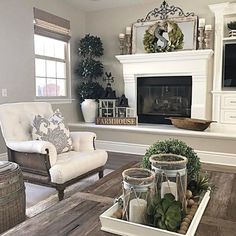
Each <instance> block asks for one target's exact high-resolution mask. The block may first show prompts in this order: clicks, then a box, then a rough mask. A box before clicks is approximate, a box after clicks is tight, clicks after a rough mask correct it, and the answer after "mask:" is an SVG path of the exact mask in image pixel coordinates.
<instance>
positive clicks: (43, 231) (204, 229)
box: [3, 162, 236, 236]
mask: <svg viewBox="0 0 236 236" xmlns="http://www.w3.org/2000/svg"><path fill="white" fill-rule="evenodd" d="M135 164H137V163H135V162H132V163H129V164H128V165H125V166H123V167H122V168H120V169H118V170H116V171H114V172H112V173H110V174H109V175H107V176H105V177H104V178H102V179H101V180H99V181H97V182H96V183H95V184H93V185H91V186H89V187H87V188H85V189H84V190H83V191H81V192H78V193H76V194H74V195H72V196H71V197H69V198H68V199H66V200H63V201H61V202H59V203H58V204H56V205H55V206H52V207H51V208H49V209H47V210H45V211H44V212H42V213H40V214H39V215H37V216H35V217H33V218H31V219H28V220H26V221H25V222H23V223H21V224H20V225H18V226H16V227H14V228H13V229H11V230H9V231H7V232H6V233H4V234H3V236H13V235H14V236H16V235H17V236H34V235H37V236H46V235H49V236H54V235H55V236H61V235H63V236H66V235H70V236H72V235H73V236H112V235H114V234H110V233H106V232H103V231H101V230H100V228H101V224H100V221H99V215H101V214H102V213H103V212H104V211H105V210H106V209H107V208H109V207H110V206H111V205H112V204H113V199H114V198H116V197H118V196H120V195H121V193H122V190H121V181H122V176H121V173H122V171H123V170H125V169H127V168H130V167H133V166H134V165H135ZM209 173H210V178H211V181H212V182H213V183H215V184H216V186H217V189H216V190H215V192H214V193H213V194H212V198H211V200H210V202H209V204H208V207H207V209H206V211H205V213H204V215H203V218H202V220H201V223H200V225H199V227H198V229H197V232H196V236H208V235H209V236H233V235H236V174H234V173H222V172H219V171H210V172H209Z"/></svg>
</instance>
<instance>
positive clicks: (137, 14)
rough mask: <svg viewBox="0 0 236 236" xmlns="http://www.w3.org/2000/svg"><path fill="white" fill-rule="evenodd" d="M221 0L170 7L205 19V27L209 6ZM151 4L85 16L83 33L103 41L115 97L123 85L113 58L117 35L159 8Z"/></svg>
mask: <svg viewBox="0 0 236 236" xmlns="http://www.w3.org/2000/svg"><path fill="white" fill-rule="evenodd" d="M222 1H223V0H198V1H189V0H181V1H177V0H169V1H167V2H168V3H169V5H175V6H179V7H181V8H182V9H183V10H184V11H185V12H194V13H195V14H196V15H198V16H199V17H204V18H206V23H207V24H210V23H212V22H213V14H212V13H211V12H210V10H209V8H208V5H209V4H214V3H220V2H222ZM154 2H155V3H152V4H150V3H149V4H145V5H138V6H131V7H123V8H116V9H109V10H103V11H97V12H91V13H88V14H86V21H85V22H86V27H85V29H86V32H89V33H91V34H95V35H98V36H100V37H101V38H102V41H103V43H104V49H105V56H104V64H105V68H107V70H110V71H111V72H112V73H113V75H114V76H115V77H116V81H115V85H114V87H115V88H116V89H117V92H118V95H120V94H122V93H123V90H124V83H123V76H122V67H121V65H120V63H119V62H118V61H117V60H116V58H115V57H114V56H115V55H118V54H119V40H118V35H119V33H120V32H123V33H124V32H125V27H126V26H131V25H132V23H134V22H136V21H137V19H140V18H143V17H145V16H146V15H147V13H148V12H149V11H150V10H152V9H154V8H155V7H159V6H160V4H161V3H162V0H159V1H154Z"/></svg>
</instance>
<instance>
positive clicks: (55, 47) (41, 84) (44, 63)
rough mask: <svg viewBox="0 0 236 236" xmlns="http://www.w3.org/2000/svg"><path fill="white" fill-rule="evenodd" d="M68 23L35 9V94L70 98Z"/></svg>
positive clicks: (45, 96) (44, 96) (40, 96)
mask: <svg viewBox="0 0 236 236" xmlns="http://www.w3.org/2000/svg"><path fill="white" fill-rule="evenodd" d="M69 29H70V23H69V21H67V20H65V19H63V18H60V17H58V16H55V15H52V14H50V13H47V12H44V11H42V10H39V9H37V8H34V33H35V34H34V53H35V94H36V97H37V98H67V97H69V96H68V95H69V94H70V93H69V89H70V88H69V85H70V83H69V69H68V68H69V60H68V58H69V57H68V55H69V39H70V36H69V32H70V31H69Z"/></svg>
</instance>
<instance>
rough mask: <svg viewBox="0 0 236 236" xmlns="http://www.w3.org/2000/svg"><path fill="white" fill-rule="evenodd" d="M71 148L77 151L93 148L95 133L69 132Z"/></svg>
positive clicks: (91, 149)
mask: <svg viewBox="0 0 236 236" xmlns="http://www.w3.org/2000/svg"><path fill="white" fill-rule="evenodd" d="M70 135H71V138H72V144H73V148H74V150H75V151H77V152H84V151H93V150H95V139H96V134H95V133H93V132H70Z"/></svg>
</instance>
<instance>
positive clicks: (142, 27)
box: [132, 16, 197, 54]
mask: <svg viewBox="0 0 236 236" xmlns="http://www.w3.org/2000/svg"><path fill="white" fill-rule="evenodd" d="M165 21H172V22H175V23H176V24H177V25H178V27H179V28H180V30H181V31H182V33H183V46H182V49H178V50H195V49H196V48H197V16H190V17H176V18H168V19H167V20H153V21H147V22H139V23H134V24H133V34H132V53H133V54H137V53H146V51H145V47H144V42H143V41H144V35H145V33H146V30H148V29H150V28H152V26H153V27H154V30H155V25H157V24H163V23H165ZM171 30H172V29H171V27H169V28H168V29H167V30H166V31H167V32H164V33H163V35H162V36H163V37H164V38H165V39H167V41H169V35H170V33H172V32H171Z"/></svg>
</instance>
